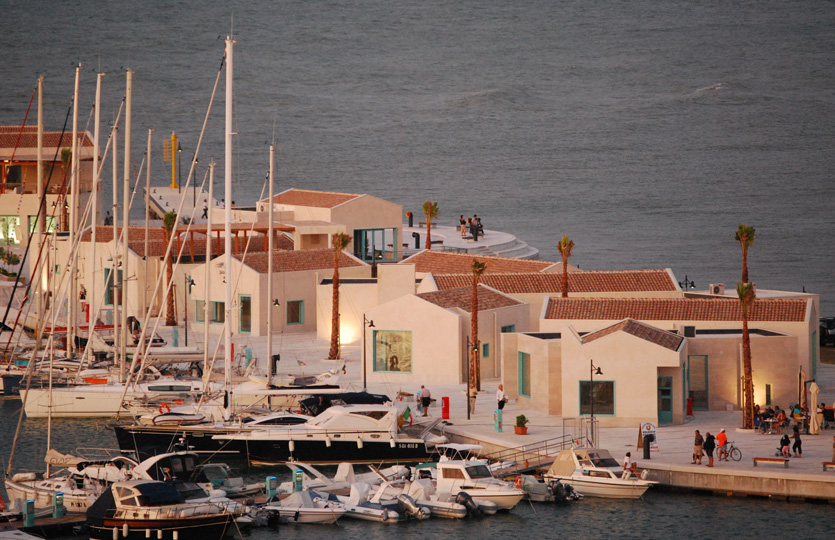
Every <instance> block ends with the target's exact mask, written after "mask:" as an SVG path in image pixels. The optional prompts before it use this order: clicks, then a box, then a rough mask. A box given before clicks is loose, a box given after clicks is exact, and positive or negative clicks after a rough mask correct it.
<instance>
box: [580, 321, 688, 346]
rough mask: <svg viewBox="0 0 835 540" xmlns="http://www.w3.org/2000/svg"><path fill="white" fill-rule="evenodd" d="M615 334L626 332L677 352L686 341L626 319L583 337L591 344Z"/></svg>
mask: <svg viewBox="0 0 835 540" xmlns="http://www.w3.org/2000/svg"><path fill="white" fill-rule="evenodd" d="M615 332H626V333H627V334H631V335H633V336H635V337H639V338H641V339H644V340H646V341H649V342H650V343H654V344H656V345H660V346H661V347H664V348H665V349H670V350H671V351H677V350H678V348H679V347H680V346H681V342H682V341H684V338H683V337H682V336H680V335H678V334H674V333H673V332H668V331H666V330H661V329H660V328H655V327H654V326H650V325H648V324H646V323H642V322H639V321H635V320H632V319H626V320H625V321H621V322H619V323H617V324H613V325H612V326H609V327H608V328H604V329H602V330H598V331H597V332H592V333H590V334H586V335H585V336H583V341H584V342H585V343H589V342H591V341H594V340H596V339H600V338H602V337H604V336H608V335H611V334H614V333H615Z"/></svg>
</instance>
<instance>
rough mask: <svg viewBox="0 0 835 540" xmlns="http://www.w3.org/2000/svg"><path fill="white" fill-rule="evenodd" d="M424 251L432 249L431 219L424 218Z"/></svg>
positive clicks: (428, 217)
mask: <svg viewBox="0 0 835 540" xmlns="http://www.w3.org/2000/svg"><path fill="white" fill-rule="evenodd" d="M426 249H427V251H429V250H431V249H432V217H431V216H428V215H427V216H426Z"/></svg>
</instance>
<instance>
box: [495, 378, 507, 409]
mask: <svg viewBox="0 0 835 540" xmlns="http://www.w3.org/2000/svg"><path fill="white" fill-rule="evenodd" d="M496 401H498V402H499V410H502V409H504V404H505V403H507V394H505V393H504V386H502V385H501V384H500V385H499V390H498V392H496Z"/></svg>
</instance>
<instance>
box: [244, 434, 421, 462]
mask: <svg viewBox="0 0 835 540" xmlns="http://www.w3.org/2000/svg"><path fill="white" fill-rule="evenodd" d="M238 442H240V441H238ZM290 443H291V441H289V440H248V441H246V447H247V452H248V455H249V461H250V462H251V463H255V464H277V463H286V462H288V461H303V462H305V463H314V464H338V463H341V462H343V461H349V462H352V463H374V464H379V463H404V462H406V463H409V462H418V461H424V460H426V459H428V458H429V457H430V452H429V450H428V449H427V448H426V444H425V443H424V442H423V441H421V440H418V439H407V440H406V441H397V440H396V441H395V443H394V446H392V445H391V444H390V442H389V441H387V440H385V441H380V442H374V441H367V440H364V441H363V442H362V446H360V445H359V444H358V443H357V440H356V439H354V440H350V441H339V440H336V439H330V440H329V442H326V441H324V440H316V439H313V440H304V439H302V440H293V441H292V446H293V449H292V450H291V448H290V447H291V444H290Z"/></svg>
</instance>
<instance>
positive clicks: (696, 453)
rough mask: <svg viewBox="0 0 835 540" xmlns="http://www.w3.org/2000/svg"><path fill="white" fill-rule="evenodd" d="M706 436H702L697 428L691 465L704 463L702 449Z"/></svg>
mask: <svg viewBox="0 0 835 540" xmlns="http://www.w3.org/2000/svg"><path fill="white" fill-rule="evenodd" d="M704 444H705V438H704V437H702V434H701V433H699V430H698V429H697V430H696V437H695V438H694V439H693V461H692V462H690V464H691V465H701V464H702V450H703V449H704Z"/></svg>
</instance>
